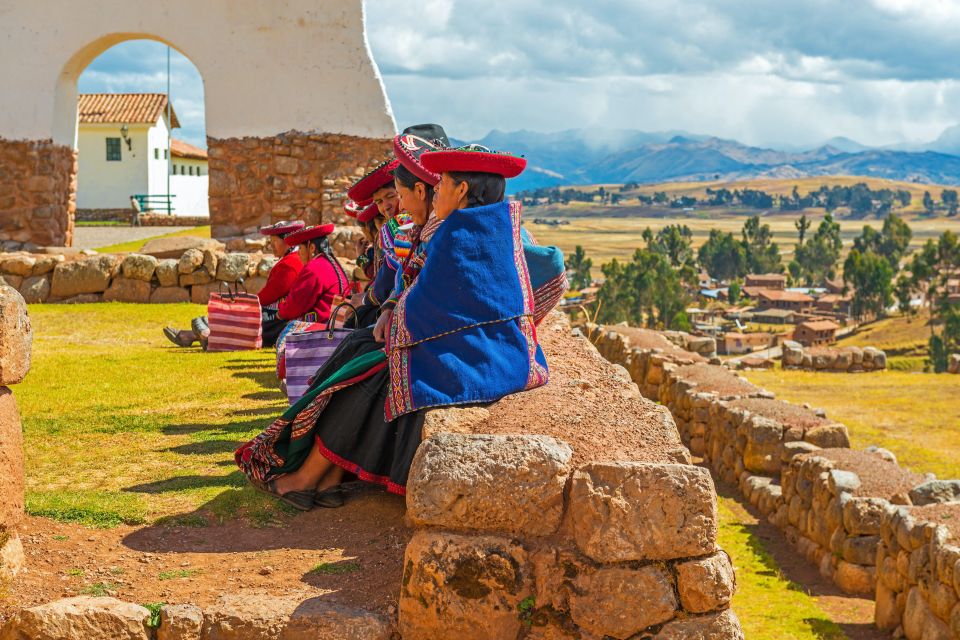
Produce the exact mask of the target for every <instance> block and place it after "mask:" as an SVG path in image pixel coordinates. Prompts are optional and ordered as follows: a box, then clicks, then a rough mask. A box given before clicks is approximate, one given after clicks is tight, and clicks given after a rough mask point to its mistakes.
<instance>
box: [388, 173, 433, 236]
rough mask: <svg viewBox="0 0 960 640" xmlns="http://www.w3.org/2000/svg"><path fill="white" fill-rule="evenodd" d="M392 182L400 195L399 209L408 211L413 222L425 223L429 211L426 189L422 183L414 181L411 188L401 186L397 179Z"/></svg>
mask: <svg viewBox="0 0 960 640" xmlns="http://www.w3.org/2000/svg"><path fill="white" fill-rule="evenodd" d="M394 184H395V185H396V187H397V194H399V196H400V210H401V211H406V212H407V213H409V214H410V217H412V218H413V223H414V224H418V225H421V226H422V225H425V224H426V223H427V218H428V217H429V216H430V211H429V207H428V206H427V189H426V188H425V187H424V185H423V183H422V182H417V183H415V184H414V185H413V189H410V188H407V187H405V186H403V185H402V184H400V182H399V181H394Z"/></svg>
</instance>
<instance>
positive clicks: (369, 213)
mask: <svg viewBox="0 0 960 640" xmlns="http://www.w3.org/2000/svg"><path fill="white" fill-rule="evenodd" d="M378 215H380V207H378V206H377V205H375V204H371V205H369V206H368V207H367V208H366V209H364V210H363V211H361V212H360V213H359V214H358V215H357V220H359V221H360V222H370V221H371V220H373V219H374V218H376V217H377V216H378Z"/></svg>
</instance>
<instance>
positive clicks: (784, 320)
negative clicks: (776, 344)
mask: <svg viewBox="0 0 960 640" xmlns="http://www.w3.org/2000/svg"><path fill="white" fill-rule="evenodd" d="M751 320H752V321H753V322H759V323H762V324H793V323H794V322H796V321H797V314H796V312H794V311H790V310H789V309H756V310H754V311H753V314H752V317H751Z"/></svg>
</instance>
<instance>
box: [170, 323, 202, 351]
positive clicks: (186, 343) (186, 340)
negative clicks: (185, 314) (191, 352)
mask: <svg viewBox="0 0 960 640" xmlns="http://www.w3.org/2000/svg"><path fill="white" fill-rule="evenodd" d="M163 335H165V336H166V337H167V340H169V341H170V342H172V343H173V344H175V345H177V346H178V347H190V346H193V343H194V342H196V341H197V338H196V336H194V335H193V331H177V330H176V329H174V328H173V327H164V328H163Z"/></svg>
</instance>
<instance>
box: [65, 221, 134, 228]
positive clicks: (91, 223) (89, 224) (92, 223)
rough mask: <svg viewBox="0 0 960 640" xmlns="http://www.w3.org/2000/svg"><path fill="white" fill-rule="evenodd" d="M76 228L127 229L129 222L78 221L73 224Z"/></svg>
mask: <svg viewBox="0 0 960 640" xmlns="http://www.w3.org/2000/svg"><path fill="white" fill-rule="evenodd" d="M73 224H74V226H77V227H129V226H130V223H129V222H121V221H119V220H78V221H76V222H74V223H73Z"/></svg>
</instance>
